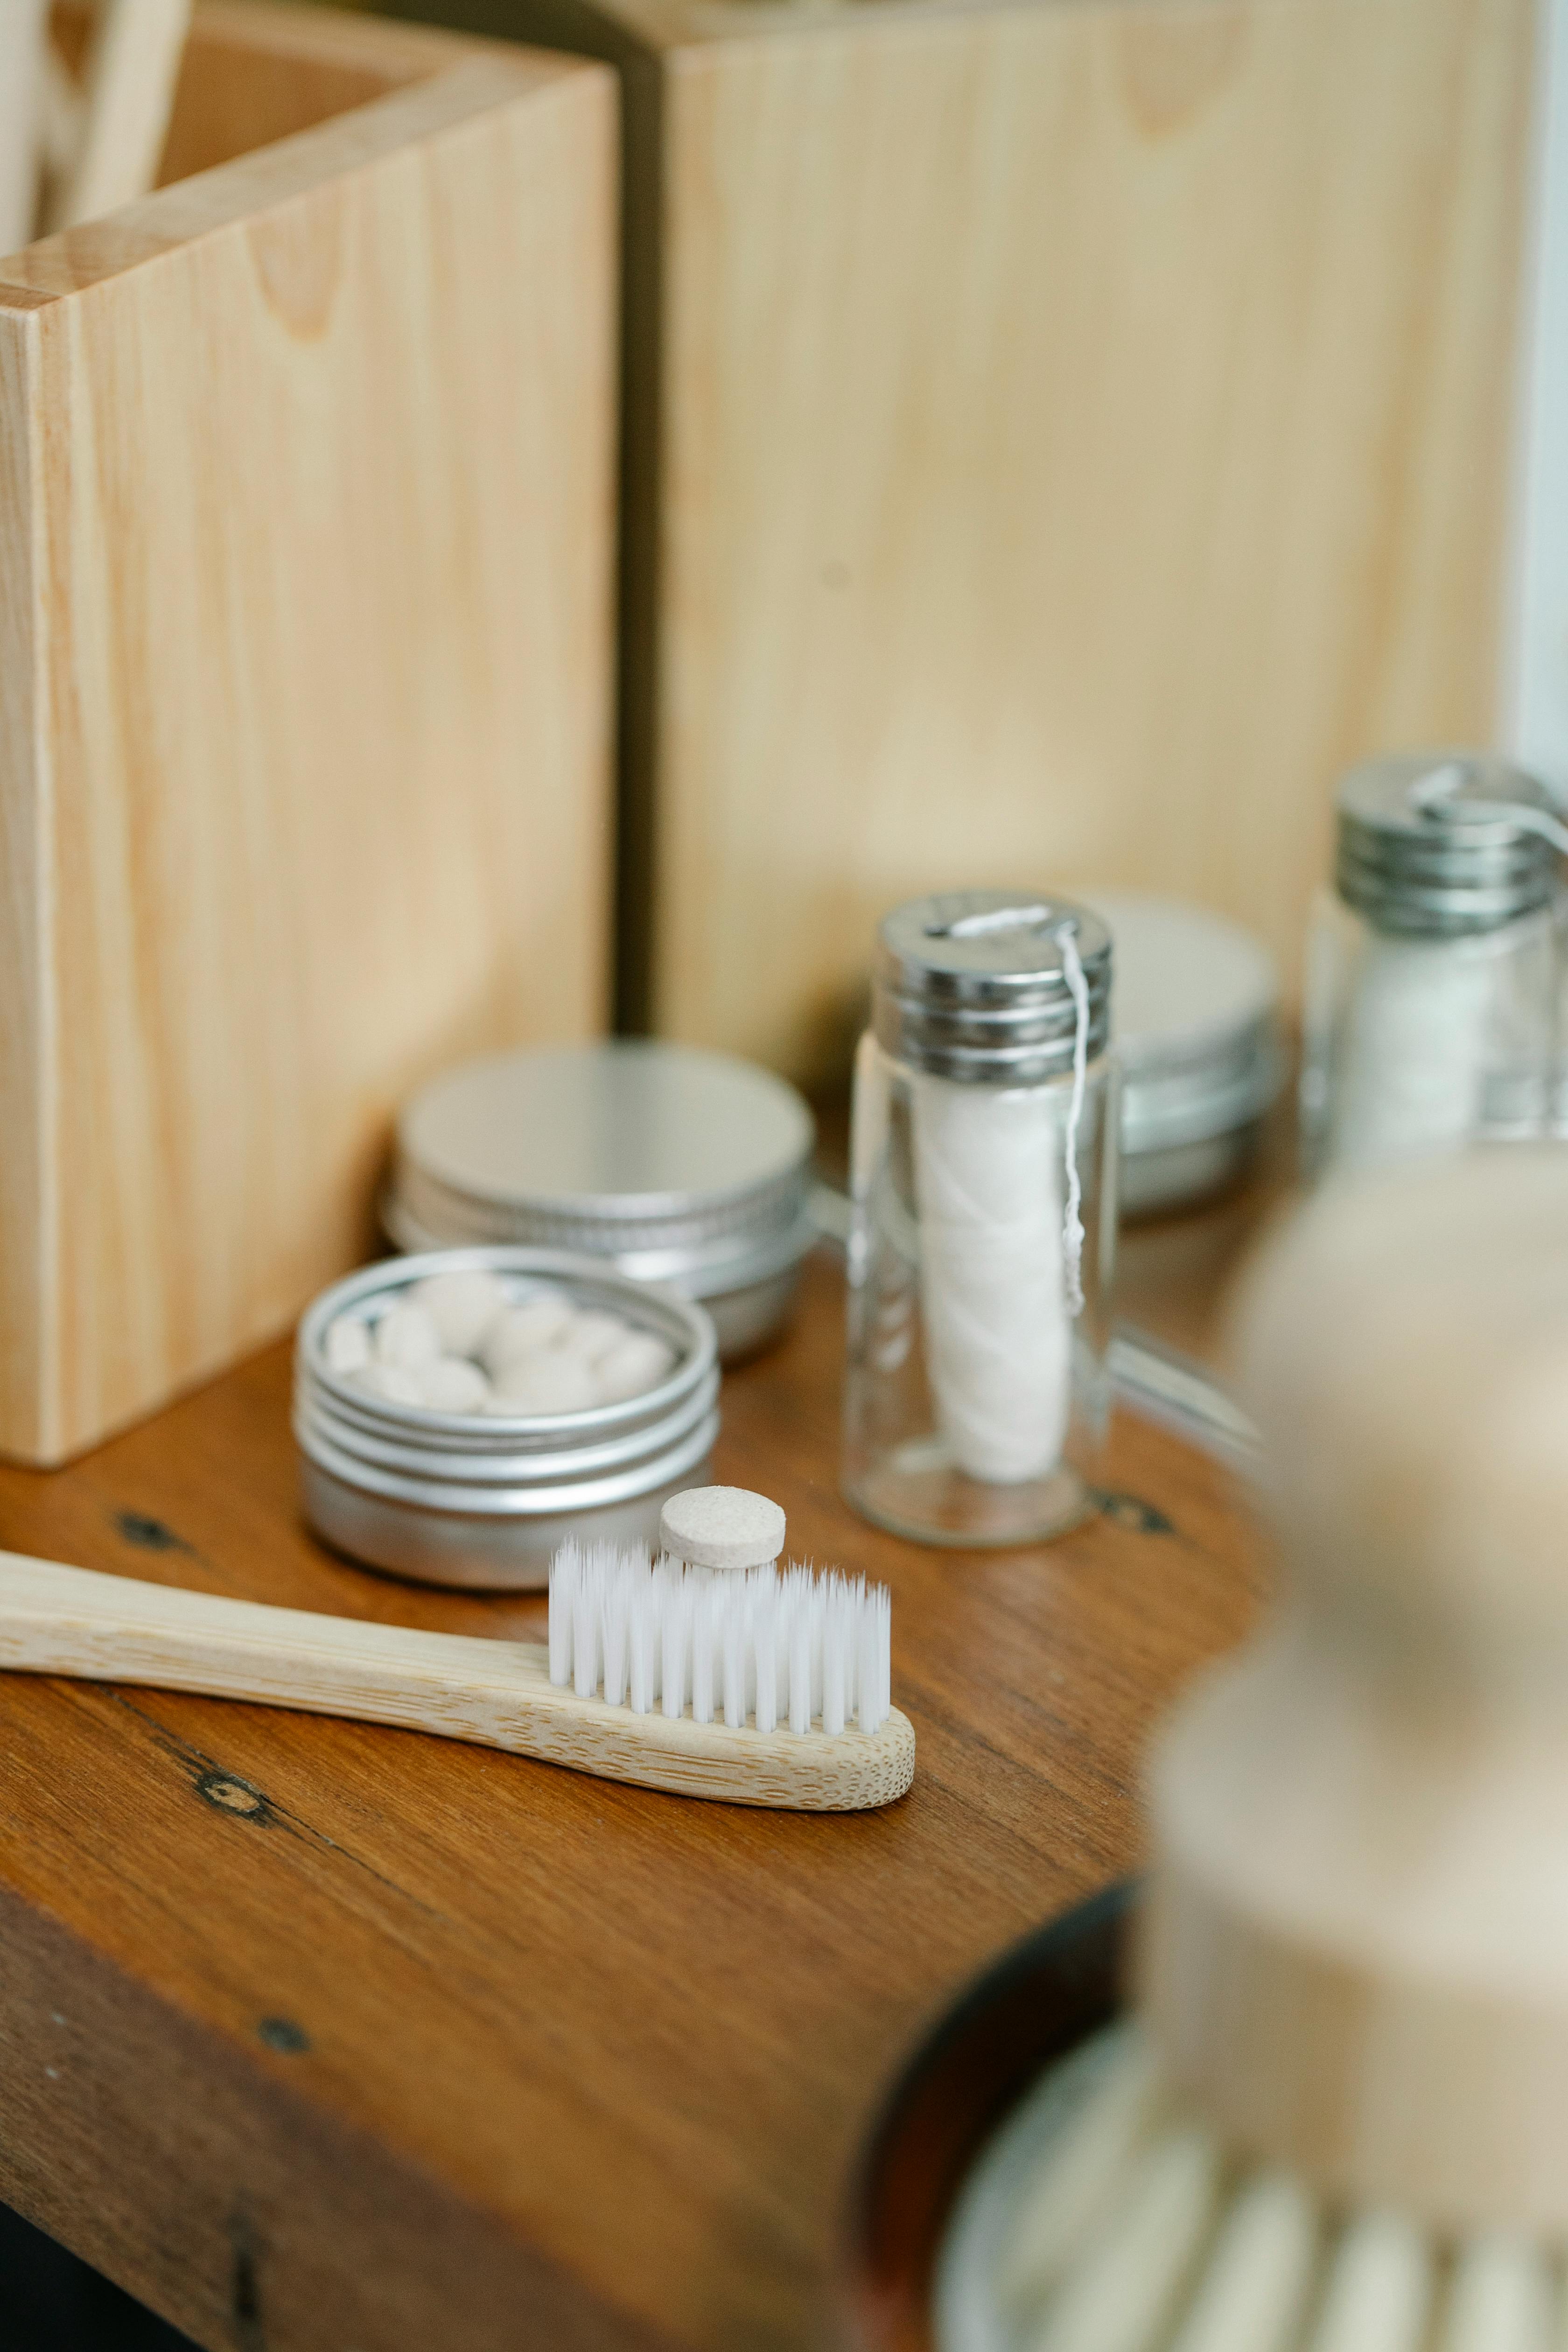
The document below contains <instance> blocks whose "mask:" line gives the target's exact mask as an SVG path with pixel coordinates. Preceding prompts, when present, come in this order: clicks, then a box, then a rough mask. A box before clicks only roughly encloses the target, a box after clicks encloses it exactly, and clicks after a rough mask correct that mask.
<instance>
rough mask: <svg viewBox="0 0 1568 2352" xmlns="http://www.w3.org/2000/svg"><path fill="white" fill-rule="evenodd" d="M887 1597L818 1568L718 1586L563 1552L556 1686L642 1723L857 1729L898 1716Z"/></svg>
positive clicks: (667, 1562) (574, 1546)
mask: <svg viewBox="0 0 1568 2352" xmlns="http://www.w3.org/2000/svg"><path fill="white" fill-rule="evenodd" d="M891 1636H892V1601H891V1598H890V1596H889V1592H888V1589H887V1587H886V1585H873V1586H870V1587H868V1586H867V1584H866V1581H865V1579H864V1578H863V1577H856V1578H854V1579H850V1578H848V1577H845V1576H840V1575H838V1574H837V1572H836V1571H835V1572H830V1573H829V1574H827V1575H825V1576H816V1575H814V1574H813V1572H812V1570H810V1569H809V1568H801V1567H797V1566H793V1565H792V1566H791V1567H789V1568H787V1569H785V1570H784V1571H783V1573H782V1574H781V1573H780V1571H779V1570H777V1569H773V1568H758V1569H747V1570H743V1571H737V1572H735V1573H733V1574H731V1575H713V1574H710V1572H709V1571H708V1570H705V1569H694V1568H688V1567H685V1566H684V1565H682V1564H681V1563H680V1562H679V1561H676V1560H671V1559H659V1560H658V1561H655V1560H652V1559H649V1557H648V1555H647V1551H645V1550H619V1549H616V1547H615V1546H614V1545H612V1544H587V1545H584V1544H580V1543H576V1542H571V1543H565V1544H563V1546H562V1547H561V1549H560V1550H559V1551H558V1552H557V1553H556V1555H555V1558H554V1559H553V1561H552V1564H551V1570H550V1679H551V1681H552V1683H553V1684H554V1685H556V1687H557V1688H558V1689H566V1688H568V1687H570V1688H571V1689H573V1690H574V1692H575V1693H576V1695H577V1696H578V1697H580V1698H592V1697H594V1696H597V1695H599V1694H600V1693H601V1692H602V1694H603V1696H604V1697H605V1700H606V1701H607V1702H608V1704H609V1705H610V1706H629V1707H630V1708H631V1709H632V1711H633V1713H634V1714H637V1715H647V1714H648V1713H650V1712H651V1710H652V1709H653V1708H654V1707H655V1706H658V1705H662V1706H663V1710H664V1713H665V1714H666V1716H668V1717H672V1718H673V1717H679V1716H682V1715H684V1714H686V1713H687V1711H688V1706H689V1712H690V1714H691V1717H692V1719H693V1721H694V1722H697V1723H711V1722H712V1721H713V1719H714V1717H715V1716H716V1715H720V1716H721V1717H722V1719H723V1721H724V1722H725V1723H726V1724H729V1725H731V1727H736V1728H739V1727H742V1726H743V1725H746V1724H748V1723H754V1725H755V1727H756V1728H757V1729H758V1730H759V1731H773V1730H775V1729H777V1728H778V1727H780V1726H781V1725H782V1724H784V1723H787V1725H788V1727H789V1728H790V1730H791V1731H793V1732H795V1733H797V1734H805V1733H808V1732H810V1731H812V1730H814V1729H816V1728H818V1727H820V1728H821V1729H822V1730H824V1731H826V1732H828V1733H830V1734H834V1733H838V1732H841V1731H843V1730H845V1729H846V1728H847V1726H849V1725H850V1724H852V1723H856V1724H858V1726H859V1727H860V1729H861V1730H862V1731H864V1732H868V1733H870V1732H875V1731H878V1730H879V1729H880V1728H881V1727H882V1725H883V1724H884V1723H885V1722H886V1721H887V1719H888V1716H889V1712H890V1709H891V1705H892V1693H891V1661H890V1647H891Z"/></svg>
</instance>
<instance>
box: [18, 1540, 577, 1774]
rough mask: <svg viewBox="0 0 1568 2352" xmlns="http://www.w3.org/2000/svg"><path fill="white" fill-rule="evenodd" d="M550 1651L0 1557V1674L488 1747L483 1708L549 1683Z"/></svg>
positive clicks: (536, 1645) (40, 1561)
mask: <svg viewBox="0 0 1568 2352" xmlns="http://www.w3.org/2000/svg"><path fill="white" fill-rule="evenodd" d="M547 1657H548V1653H547V1652H546V1651H545V1650H544V1649H543V1648H542V1647H541V1646H540V1645H539V1644H538V1643H513V1642H491V1641H482V1640H474V1639H470V1638H468V1637H466V1636H462V1635H458V1634H453V1633H420V1632H418V1631H417V1630H416V1629H415V1628H413V1627H410V1626H404V1625H374V1624H367V1623H365V1622H363V1621H362V1620H360V1619H358V1618H353V1617H324V1616H318V1615H317V1614H316V1613H315V1612H312V1611H310V1610H304V1609H274V1608H271V1607H269V1606H268V1605H267V1604H266V1603H264V1602H261V1601H230V1600H226V1599H225V1598H224V1597H223V1596H222V1595H221V1594H218V1593H213V1592H188V1591H184V1590H183V1589H179V1588H176V1587H174V1586H172V1585H165V1584H145V1583H141V1582H138V1581H136V1580H133V1579H132V1578H130V1577H124V1576H100V1575H99V1574H98V1573H97V1572H96V1571H94V1570H90V1569H82V1568H60V1567H58V1566H56V1565H55V1564H54V1562H52V1561H49V1560H39V1559H24V1558H23V1557H21V1555H20V1554H18V1553H16V1552H0V1669H9V1670H11V1671H18V1670H19V1671H21V1672H23V1673H27V1674H46V1675H77V1676H79V1677H82V1678H84V1679H85V1680H87V1681H89V1682H118V1683H145V1684H148V1685H152V1686H153V1688H155V1689H159V1690H189V1691H201V1692H204V1693H205V1694H206V1696H209V1697H213V1698H239V1699H257V1700H261V1701H264V1702H266V1703H267V1704H268V1705H270V1706H286V1707H299V1708H304V1709H306V1710H307V1711H309V1712H310V1713H313V1714H317V1715H341V1716H347V1717H353V1719H355V1720H357V1721H360V1722H364V1723H394V1724H402V1725H404V1726H405V1727H407V1728H409V1729H412V1730H420V1731H434V1732H438V1733H440V1734H442V1735H444V1736H445V1737H447V1738H454V1739H463V1738H470V1739H471V1738H479V1739H484V1740H486V1741H487V1744H488V1741H489V1732H488V1731H487V1729H486V1727H485V1726H486V1721H487V1711H488V1710H491V1709H494V1708H495V1707H496V1706H498V1704H499V1703H501V1702H503V1701H505V1700H508V1699H510V1700H511V1701H512V1702H513V1706H512V1713H513V1714H515V1702H516V1699H517V1697H518V1696H519V1695H520V1694H521V1695H524V1696H526V1695H527V1694H529V1693H531V1691H532V1690H533V1688H534V1686H535V1685H536V1683H537V1682H538V1681H539V1680H540V1679H544V1681H545V1686H546V1688H548V1687H549V1684H548V1676H547V1675H545V1663H546V1660H547ZM504 1727H505V1724H504V1722H503V1723H502V1724H501V1725H500V1728H504ZM496 1744H500V1745H507V1746H510V1745H512V1744H513V1742H512V1741H511V1740H510V1739H508V1740H505V1741H498V1742H497V1743H496Z"/></svg>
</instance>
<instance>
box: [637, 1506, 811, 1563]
mask: <svg viewBox="0 0 1568 2352" xmlns="http://www.w3.org/2000/svg"><path fill="white" fill-rule="evenodd" d="M658 1535H659V1543H660V1545H661V1547H662V1549H664V1550H665V1551H667V1552H668V1553H669V1555H670V1557H671V1559H683V1560H685V1561H687V1562H688V1564H689V1566H690V1567H692V1568H713V1569H736V1568H769V1567H771V1566H772V1565H773V1561H774V1560H775V1559H778V1557H779V1554H780V1553H781V1552H782V1551H783V1549H784V1513H783V1511H782V1510H781V1509H780V1507H779V1506H778V1504H777V1503H774V1502H772V1501H770V1500H769V1498H768V1496H766V1495H753V1494H752V1493H751V1492H750V1490H749V1489H748V1488H746V1487H744V1486H688V1487H687V1489H686V1491H685V1493H684V1494H680V1495H672V1496H670V1498H669V1500H668V1503H666V1505H665V1507H664V1511H663V1514H662V1516H661V1517H660V1520H659V1529H658Z"/></svg>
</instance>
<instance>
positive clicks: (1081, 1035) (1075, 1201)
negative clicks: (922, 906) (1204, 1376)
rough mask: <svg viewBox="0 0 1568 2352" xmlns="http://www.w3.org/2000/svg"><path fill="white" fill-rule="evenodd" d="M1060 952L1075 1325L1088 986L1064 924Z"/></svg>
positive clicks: (1067, 1228)
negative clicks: (1066, 1024) (1066, 998)
mask: <svg viewBox="0 0 1568 2352" xmlns="http://www.w3.org/2000/svg"><path fill="white" fill-rule="evenodd" d="M1057 942H1058V946H1059V947H1060V949H1061V951H1062V970H1063V971H1064V972H1065V973H1066V975H1067V983H1068V988H1069V989H1070V990H1071V991H1072V1007H1073V1038H1072V1101H1071V1103H1070V1105H1069V1106H1068V1138H1067V1163H1068V1205H1067V1217H1066V1222H1065V1223H1064V1226H1063V1231H1062V1240H1063V1244H1064V1246H1065V1248H1066V1251H1067V1298H1068V1314H1069V1315H1070V1316H1071V1317H1072V1318H1074V1320H1075V1321H1076V1320H1077V1318H1078V1317H1079V1316H1080V1315H1081V1314H1082V1313H1083V1240H1084V1234H1083V1215H1082V1210H1083V1187H1082V1185H1081V1184H1080V1183H1079V1173H1078V1128H1079V1119H1080V1118H1082V1116H1083V1087H1084V1076H1085V1074H1086V1072H1087V1070H1088V1068H1089V982H1088V981H1087V980H1086V979H1085V978H1084V973H1083V959H1082V957H1081V956H1080V955H1079V951H1078V941H1077V940H1076V939H1074V937H1073V934H1072V926H1071V925H1070V924H1068V923H1064V924H1063V925H1062V928H1061V929H1060V930H1059V931H1058V933H1057Z"/></svg>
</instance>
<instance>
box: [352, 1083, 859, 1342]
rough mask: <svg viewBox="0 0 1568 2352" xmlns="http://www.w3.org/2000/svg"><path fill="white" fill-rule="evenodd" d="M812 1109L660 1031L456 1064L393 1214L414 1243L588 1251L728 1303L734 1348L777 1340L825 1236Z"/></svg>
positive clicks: (440, 1089) (727, 1338)
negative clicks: (815, 1216) (816, 1186)
mask: <svg viewBox="0 0 1568 2352" xmlns="http://www.w3.org/2000/svg"><path fill="white" fill-rule="evenodd" d="M815 1140H816V1129H815V1125H814V1122H813V1119H812V1116H811V1113H810V1111H809V1110H808V1108H806V1105H805V1101H804V1100H803V1098H802V1097H801V1096H800V1095H799V1094H797V1093H796V1091H795V1088H794V1087H791V1086H789V1085H787V1084H786V1083H785V1081H784V1079H783V1078H778V1077H775V1076H773V1074H772V1072H771V1071H768V1070H763V1069H759V1068H757V1067H756V1066H755V1065H754V1064H752V1063H750V1062H743V1061H740V1060H737V1059H736V1058H735V1057H734V1056H733V1055H728V1054H715V1053H710V1052H708V1051H706V1050H704V1049H701V1048H699V1047H696V1046H691V1045H669V1044H667V1043H664V1042H663V1041H659V1040H650V1039H647V1038H637V1039H628V1038H618V1039H612V1040H609V1041H605V1042H601V1043H599V1044H596V1045H563V1046H536V1047H530V1048H527V1049H525V1050H523V1051H521V1052H518V1053H511V1054H499V1055H488V1056H486V1057H484V1058H483V1059H481V1060H479V1061H474V1062H467V1063H464V1064H462V1065H461V1066H459V1067H458V1068H456V1069H453V1070H448V1071H446V1072H444V1073H443V1074H442V1075H441V1076H439V1077H437V1078H435V1079H433V1080H432V1081H431V1082H430V1084H429V1085H428V1086H426V1087H422V1088H421V1089H420V1091H419V1092H418V1093H417V1094H416V1095H415V1096H414V1097H413V1098H412V1099H411V1100H410V1101H409V1102H408V1103H406V1104H405V1106H404V1108H403V1111H402V1113H401V1115H400V1117H399V1119H398V1124H397V1150H396V1156H395V1164H394V1169H393V1173H392V1179H391V1181H390V1183H389V1185H388V1188H387V1192H386V1194H385V1197H384V1201H383V1203H382V1213H381V1216H382V1223H383V1225H384V1228H385V1231H386V1234H387V1235H388V1238H389V1239H390V1240H391V1241H393V1242H394V1243H395V1244H396V1246H397V1247H398V1248H399V1249H412V1250H431V1249H442V1248H450V1247H454V1246H458V1245H461V1244H471V1243H486V1244H497V1243H506V1244H520V1245H523V1246H527V1247H532V1248H543V1249H560V1250H571V1251H574V1252H576V1253H577V1254H578V1255H583V1256H589V1257H594V1258H597V1259H599V1260H601V1261H602V1262H606V1263H608V1264H609V1265H613V1266H615V1267H616V1269H617V1271H618V1272H620V1273H622V1274H626V1275H630V1276H633V1277H634V1278H635V1279H637V1281H640V1282H656V1283H666V1284H668V1286H670V1287H671V1288H672V1289H675V1290H678V1291H679V1292H680V1293H681V1295H682V1296H683V1297H688V1298H695V1299H698V1300H700V1302H701V1304H702V1305H703V1306H704V1307H706V1308H707V1309H708V1311H709V1313H710V1315H711V1316H712V1318H713V1321H714V1324H715V1327H716V1328H717V1331H718V1335H719V1350H720V1353H721V1356H722V1357H723V1358H724V1359H725V1360H726V1361H732V1360H734V1359H736V1358H737V1357H740V1356H743V1355H748V1354H750V1353H751V1352H752V1349H756V1348H759V1347H761V1346H762V1345H763V1343H764V1342H765V1341H766V1340H768V1339H772V1338H773V1335H774V1334H775V1333H776V1332H777V1330H778V1329H779V1328H780V1327H781V1325H782V1324H783V1322H784V1318H785V1317H786V1316H787V1314H788V1312H789V1308H790V1305H791V1303H792V1301H793V1299H794V1296H795V1286H796V1282H797V1280H798V1277H799V1272H800V1263H801V1260H802V1258H804V1257H805V1254H806V1252H807V1251H808V1250H809V1249H810V1248H811V1247H812V1245H813V1244H814V1243H815V1241H816V1227H815V1225H814V1223H813V1222H812V1218H811V1213H810V1205H809V1193H810V1183H811V1154H812V1149H813V1145H814V1143H815Z"/></svg>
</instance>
